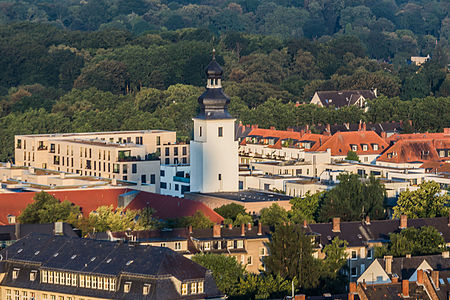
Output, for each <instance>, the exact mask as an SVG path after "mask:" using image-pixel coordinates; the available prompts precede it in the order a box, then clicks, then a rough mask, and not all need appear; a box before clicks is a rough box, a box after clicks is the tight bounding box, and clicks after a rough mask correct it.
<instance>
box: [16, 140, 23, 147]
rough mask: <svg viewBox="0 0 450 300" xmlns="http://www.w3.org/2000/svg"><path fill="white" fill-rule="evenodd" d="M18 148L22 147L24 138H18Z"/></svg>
mask: <svg viewBox="0 0 450 300" xmlns="http://www.w3.org/2000/svg"><path fill="white" fill-rule="evenodd" d="M16 148H17V149H22V140H21V139H18V140H17V146H16Z"/></svg>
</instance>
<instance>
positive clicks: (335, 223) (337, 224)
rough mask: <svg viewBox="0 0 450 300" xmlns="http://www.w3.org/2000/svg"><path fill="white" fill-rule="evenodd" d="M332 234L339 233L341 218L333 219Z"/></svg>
mask: <svg viewBox="0 0 450 300" xmlns="http://www.w3.org/2000/svg"><path fill="white" fill-rule="evenodd" d="M333 232H341V218H333Z"/></svg>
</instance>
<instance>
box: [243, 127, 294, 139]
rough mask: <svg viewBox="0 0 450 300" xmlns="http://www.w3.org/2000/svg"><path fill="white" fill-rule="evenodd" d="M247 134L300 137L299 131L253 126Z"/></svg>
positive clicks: (282, 137) (289, 137)
mask: <svg viewBox="0 0 450 300" xmlns="http://www.w3.org/2000/svg"><path fill="white" fill-rule="evenodd" d="M248 135H259V136H262V137H263V138H264V137H277V138H281V139H296V140H299V139H300V138H301V135H300V132H296V131H289V130H276V129H263V128H253V129H252V131H250V133H249V134H248Z"/></svg>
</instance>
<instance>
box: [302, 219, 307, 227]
mask: <svg viewBox="0 0 450 300" xmlns="http://www.w3.org/2000/svg"><path fill="white" fill-rule="evenodd" d="M307 227H308V221H306V220H303V228H307Z"/></svg>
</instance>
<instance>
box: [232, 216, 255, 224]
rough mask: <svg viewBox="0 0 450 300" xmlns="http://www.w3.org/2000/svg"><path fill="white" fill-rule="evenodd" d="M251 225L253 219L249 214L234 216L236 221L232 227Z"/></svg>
mask: <svg viewBox="0 0 450 300" xmlns="http://www.w3.org/2000/svg"><path fill="white" fill-rule="evenodd" d="M248 223H251V224H253V218H252V216H250V215H249V214H246V213H244V214H241V213H239V214H238V215H237V216H236V220H234V226H241V225H242V224H248Z"/></svg>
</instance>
